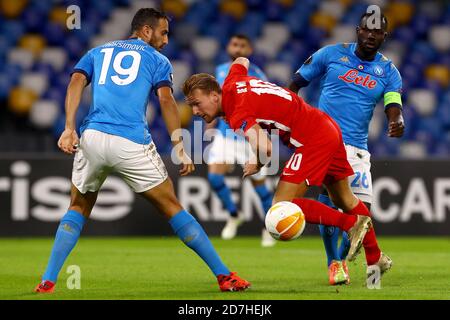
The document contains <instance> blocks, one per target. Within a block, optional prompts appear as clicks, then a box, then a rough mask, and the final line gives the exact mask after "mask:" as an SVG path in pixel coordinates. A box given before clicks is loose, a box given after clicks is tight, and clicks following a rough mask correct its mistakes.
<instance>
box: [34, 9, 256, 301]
mask: <svg viewBox="0 0 450 320" xmlns="http://www.w3.org/2000/svg"><path fill="white" fill-rule="evenodd" d="M131 30H132V32H133V34H132V35H131V37H130V38H129V39H127V40H118V41H112V42H108V43H106V44H104V45H102V46H99V47H96V48H94V49H91V50H90V51H88V52H87V53H86V54H85V55H84V56H83V57H82V58H81V60H80V61H79V62H78V63H77V65H76V66H75V68H74V70H73V74H72V77H71V81H70V84H69V86H68V89H67V96H66V114H67V116H66V129H65V130H64V132H63V133H62V135H61V137H60V139H59V141H58V146H59V148H60V149H61V150H62V151H64V152H65V153H67V154H74V153H75V159H74V162H73V171H72V189H71V202H70V206H69V210H68V211H67V213H66V214H65V215H64V216H63V218H62V219H61V221H60V224H59V227H58V230H57V232H56V238H55V241H54V245H53V249H52V252H51V255H50V260H49V262H48V265H47V269H46V271H45V273H44V275H43V276H42V281H41V283H39V284H38V285H37V287H36V289H35V291H36V292H39V293H50V292H52V291H53V290H54V287H55V283H56V280H57V277H58V274H59V272H60V270H61V268H62V266H63V264H64V261H65V260H66V258H67V257H68V255H69V254H70V252H71V250H72V249H73V248H74V246H75V245H76V243H77V241H78V238H79V236H80V233H81V230H82V229H83V225H84V224H85V222H86V220H87V218H89V216H90V214H91V211H92V208H93V207H94V204H95V202H96V199H97V194H98V190H99V189H100V187H101V186H102V184H103V182H104V181H105V179H106V177H107V176H108V174H109V173H110V172H117V173H118V174H119V175H120V176H121V177H122V178H123V179H124V180H125V181H126V183H127V184H128V185H129V186H130V187H131V188H132V189H133V190H134V191H135V192H136V193H139V194H141V195H142V196H143V197H144V198H146V199H147V200H149V201H150V202H151V203H152V204H154V205H155V206H156V207H157V208H158V209H159V211H160V212H161V213H162V214H163V215H164V217H165V218H166V219H168V221H169V224H170V226H171V227H172V229H173V231H174V233H175V234H176V235H177V236H178V237H179V238H180V239H181V240H182V241H183V242H184V243H185V244H186V245H187V246H188V247H190V248H191V249H192V250H194V251H195V252H196V253H197V254H198V255H199V256H200V257H201V258H202V259H203V260H204V261H205V262H206V264H207V265H208V267H209V268H210V269H211V271H212V272H213V273H214V275H215V276H216V277H217V280H218V283H219V287H220V290H222V291H240V290H245V289H247V288H248V287H249V286H250V283H249V282H247V281H245V280H243V279H241V278H239V277H238V276H237V275H236V274H235V273H234V272H230V271H229V270H228V268H227V267H226V266H225V265H224V264H223V262H222V261H221V259H220V257H219V256H218V254H217V253H216V251H215V249H214V247H213V246H212V244H211V242H210V240H209V238H208V236H207V235H206V233H205V231H204V230H203V228H202V227H201V226H200V224H199V223H198V222H197V220H196V219H195V218H194V217H193V216H192V215H191V214H189V213H188V212H187V211H186V210H184V209H183V208H182V207H181V205H180V203H179V202H178V199H177V198H176V196H175V191H174V188H173V184H172V181H171V179H170V178H169V177H168V174H167V170H166V168H165V166H164V163H163V162H162V160H161V158H160V156H159V154H158V152H157V150H156V147H155V144H154V143H153V141H152V137H151V135H150V131H149V128H148V124H147V122H146V120H145V113H146V107H147V101H148V97H149V95H150V94H157V96H158V99H159V101H160V104H161V110H162V113H163V117H164V120H165V123H166V126H167V130H168V132H169V134H170V135H171V136H172V133H173V132H174V131H175V130H177V129H180V120H179V115H178V109H177V104H176V103H175V100H174V98H173V96H172V72H173V71H172V66H171V64H170V62H169V60H168V59H167V58H166V57H165V56H164V55H162V54H160V53H159V51H160V50H161V49H162V48H163V47H164V46H165V45H167V44H168V42H169V39H168V34H169V21H168V18H167V16H166V15H165V14H164V13H162V12H159V11H157V10H155V9H152V8H145V9H140V10H138V11H137V13H136V14H135V16H134V18H133V20H132V23H131ZM89 83H92V86H93V87H94V90H93V97H92V106H91V109H90V113H89V115H88V116H87V117H86V119H85V121H84V123H83V125H82V128H81V133H82V135H81V139H80V140H79V139H78V135H77V133H76V131H75V117H76V113H77V110H78V106H79V103H80V99H81V96H82V93H83V90H84V88H85V86H87V85H88V84H89ZM182 143H183V142H182V140H181V139H179V140H176V141H173V145H174V148H176V149H177V150H178V151H179V152H177V153H176V154H177V156H178V157H179V160H180V163H182V164H183V165H182V169H181V170H180V174H181V175H187V174H189V173H191V172H192V171H193V170H194V165H193V163H192V161H191V159H190V158H189V156H187V155H186V154H185V152H184V149H183V146H182ZM131 285H132V284H131Z"/></svg>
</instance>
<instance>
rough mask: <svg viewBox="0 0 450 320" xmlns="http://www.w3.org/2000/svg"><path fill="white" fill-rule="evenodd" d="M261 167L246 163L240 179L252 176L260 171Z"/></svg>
mask: <svg viewBox="0 0 450 320" xmlns="http://www.w3.org/2000/svg"><path fill="white" fill-rule="evenodd" d="M261 168H262V166H261V165H259V164H256V163H251V162H247V163H246V164H245V166H244V175H243V176H242V178H245V177H248V176H251V175H254V174H255V173H258V172H259V170H261Z"/></svg>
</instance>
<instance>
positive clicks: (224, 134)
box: [206, 34, 275, 247]
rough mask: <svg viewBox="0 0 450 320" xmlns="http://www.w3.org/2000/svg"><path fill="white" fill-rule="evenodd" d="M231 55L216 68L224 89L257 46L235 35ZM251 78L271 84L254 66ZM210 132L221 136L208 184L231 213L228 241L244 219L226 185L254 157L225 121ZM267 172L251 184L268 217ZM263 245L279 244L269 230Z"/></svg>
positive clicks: (211, 155)
mask: <svg viewBox="0 0 450 320" xmlns="http://www.w3.org/2000/svg"><path fill="white" fill-rule="evenodd" d="M227 53H228V55H229V56H230V60H231V61H229V62H225V63H222V64H221V65H219V66H217V68H216V79H217V81H218V82H219V84H220V85H222V84H223V82H224V80H225V78H226V76H227V74H228V71H229V70H230V66H231V63H232V62H233V61H234V60H236V58H238V57H246V58H248V57H250V56H251V55H252V53H253V46H252V42H251V40H250V38H249V37H248V36H246V35H244V34H235V35H233V36H232V37H231V38H230V40H229V42H228V44H227ZM248 73H249V75H251V76H255V77H258V78H260V79H263V80H267V78H266V75H265V74H264V72H262V71H261V69H259V68H258V67H257V66H256V65H254V64H251V65H250V69H249V71H248ZM206 127H207V129H211V128H216V129H217V131H216V132H217V134H216V135H215V136H214V137H213V140H212V143H211V144H210V146H209V149H208V153H207V159H206V162H207V163H208V180H209V183H210V185H211V187H212V189H213V190H214V192H215V193H216V194H217V196H218V197H219V199H220V201H221V202H222V205H223V207H224V208H225V209H226V210H227V211H228V212H229V214H230V216H229V217H228V220H227V223H226V224H225V227H224V228H223V229H222V232H221V236H222V238H223V239H225V240H229V239H232V238H234V237H235V236H236V233H237V229H238V227H239V226H240V225H241V224H242V223H243V221H244V217H243V216H242V214H240V213H238V209H237V206H236V204H235V202H234V201H233V199H232V197H231V191H230V188H229V187H228V186H227V184H226V182H225V175H226V174H227V172H229V171H230V167H231V166H232V165H234V164H236V163H239V164H241V165H244V164H245V161H246V160H247V159H248V158H250V157H251V152H252V151H251V147H249V146H248V144H247V142H246V141H245V139H244V138H243V137H242V136H239V135H237V134H235V133H234V132H233V130H231V128H230V127H229V126H228V125H227V124H226V123H225V121H223V119H220V118H219V119H217V120H215V121H213V122H211V123H210V124H207V126H206ZM265 173H266V170H265V168H264V169H263V170H261V171H260V172H259V173H258V174H255V175H253V176H251V182H252V184H253V187H254V188H255V191H256V193H257V194H258V197H259V199H260V201H261V204H262V208H263V211H264V213H266V212H267V211H268V210H269V209H270V206H271V204H272V197H273V195H272V193H271V192H270V191H269V190H268V189H267V187H266V180H265ZM261 245H262V246H263V247H271V246H273V245H275V240H274V239H273V238H272V237H271V236H270V234H269V233H268V232H267V230H266V229H265V228H263V231H262V237H261Z"/></svg>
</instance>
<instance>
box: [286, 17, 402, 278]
mask: <svg viewBox="0 0 450 320" xmlns="http://www.w3.org/2000/svg"><path fill="white" fill-rule="evenodd" d="M376 19H378V25H377V24H375V25H373V23H374V22H375V23H376V22H377V20H376ZM356 36H357V43H340V44H336V45H330V46H327V47H324V48H322V49H320V50H318V51H317V52H316V53H314V54H313V55H312V56H310V57H309V58H308V59H307V60H306V61H305V62H304V64H303V65H302V66H301V67H300V69H299V70H298V71H297V72H296V73H295V75H294V77H293V80H292V83H291V84H290V86H289V88H290V89H291V90H292V91H294V92H298V90H299V89H300V88H302V87H305V86H307V85H308V84H309V83H310V81H312V80H313V79H315V78H320V79H321V88H320V99H319V109H320V110H323V111H324V112H326V113H327V114H328V115H330V116H331V117H332V118H333V119H334V120H336V122H337V123H338V124H339V126H340V128H341V130H342V135H343V138H344V143H345V148H346V151H347V158H348V161H349V163H350V164H351V166H352V168H353V170H354V171H355V175H353V176H351V177H349V183H350V186H351V188H352V190H353V193H354V194H355V195H356V196H357V197H358V198H359V199H361V200H362V201H363V202H364V203H365V205H366V206H367V207H368V208H369V209H370V206H371V203H372V177H371V174H370V153H369V151H368V148H367V139H368V131H369V123H370V120H371V119H372V115H373V112H374V109H375V106H376V104H377V102H378V101H380V100H381V99H382V98H383V99H384V110H385V113H386V117H387V119H388V122H389V131H388V136H389V137H394V138H399V137H401V136H402V135H403V132H404V128H405V126H404V122H403V116H402V100H401V91H402V79H401V76H400V73H399V71H398V70H397V68H396V67H395V66H394V64H393V63H392V61H391V60H390V59H388V58H387V57H385V56H384V55H383V54H381V53H380V52H378V50H379V48H380V47H381V45H382V44H383V42H384V41H385V39H386V36H387V20H386V17H385V16H384V15H382V14H381V15H380V16H379V17H375V16H372V15H371V14H368V13H365V14H364V15H363V16H362V17H361V19H360V23H359V26H357V27H356ZM319 201H320V202H322V203H324V204H326V205H328V206H330V207H334V205H333V203H332V201H331V200H330V198H329V197H328V194H327V192H326V191H324V192H323V193H322V194H321V195H320V196H319ZM319 228H320V234H321V235H322V238H323V242H324V245H325V250H326V253H327V258H328V260H327V262H328V273H329V282H330V284H331V285H337V284H342V283H348V282H349V276H348V269H347V266H346V264H345V261H344V260H345V257H346V255H347V252H348V248H349V241H348V236H347V234H346V233H345V232H343V234H342V238H343V239H342V242H341V246H340V247H339V249H338V240H339V229H338V228H336V227H332V226H323V225H321V226H320V227H319ZM370 232H374V231H373V229H372V230H371V231H370ZM374 244H376V243H374Z"/></svg>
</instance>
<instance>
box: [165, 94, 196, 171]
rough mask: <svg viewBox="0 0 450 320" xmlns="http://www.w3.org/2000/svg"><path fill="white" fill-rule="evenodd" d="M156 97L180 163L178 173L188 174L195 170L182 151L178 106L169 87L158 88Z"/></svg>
mask: <svg viewBox="0 0 450 320" xmlns="http://www.w3.org/2000/svg"><path fill="white" fill-rule="evenodd" d="M158 99H159V103H160V105H161V113H162V116H163V119H164V122H165V124H166V127H167V131H168V132H169V135H170V138H171V140H172V144H173V147H174V149H175V153H176V155H177V157H178V159H179V160H180V162H181V163H182V168H181V170H180V174H181V175H182V176H185V175H188V174H189V173H191V172H192V171H194V170H195V167H194V164H193V163H192V160H191V158H189V156H188V155H187V154H186V152H184V147H183V139H182V135H181V121H180V115H179V113H178V106H177V103H176V102H175V99H174V97H173V95H172V90H171V89H170V88H169V87H161V88H159V89H158Z"/></svg>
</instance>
